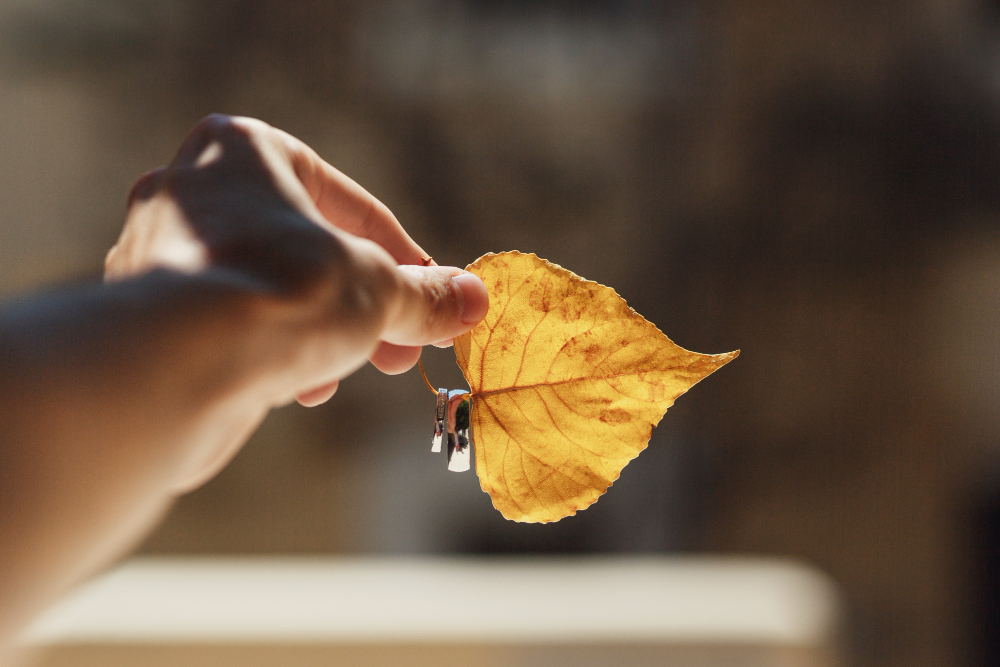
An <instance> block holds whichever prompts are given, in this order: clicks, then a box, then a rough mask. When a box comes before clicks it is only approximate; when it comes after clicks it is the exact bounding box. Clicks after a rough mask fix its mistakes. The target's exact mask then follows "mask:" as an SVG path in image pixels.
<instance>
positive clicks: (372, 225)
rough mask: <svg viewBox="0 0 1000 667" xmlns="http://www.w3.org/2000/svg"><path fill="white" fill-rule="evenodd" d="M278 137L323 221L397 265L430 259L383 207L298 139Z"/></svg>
mask: <svg viewBox="0 0 1000 667" xmlns="http://www.w3.org/2000/svg"><path fill="white" fill-rule="evenodd" d="M281 135H282V138H283V140H284V142H285V144H286V146H287V148H288V151H289V155H290V157H291V159H292V163H293V168H294V169H295V173H296V175H297V176H298V178H299V180H300V181H302V184H303V185H304V186H305V188H306V190H307V191H308V192H309V195H310V196H311V197H312V199H313V202H315V204H316V208H318V209H319V212H320V213H321V214H322V215H323V217H324V218H326V219H327V220H329V221H330V222H331V223H332V224H333V225H335V226H336V227H338V228H340V229H342V230H343V231H345V232H347V233H349V234H353V235H355V236H359V237H361V238H364V239H369V240H370V241H374V242H375V243H377V244H379V245H380V246H382V247H383V248H385V249H386V250H387V251H388V252H389V254H390V255H392V257H393V259H395V260H396V262H398V263H399V264H421V263H422V260H425V259H427V258H428V257H429V255H428V254H427V253H426V252H425V251H424V249H423V248H421V247H420V246H419V245H417V243H416V242H415V241H414V240H413V239H412V238H410V235H409V234H407V233H406V230H405V229H403V226H402V225H400V224H399V221H398V220H396V216H394V215H393V214H392V211H390V210H389V209H388V208H387V207H386V205H385V204H383V203H382V202H380V201H379V200H378V199H376V198H375V197H373V196H372V195H371V194H369V193H368V192H367V191H366V190H365V189H364V188H362V187H361V186H360V185H358V184H357V183H355V182H354V181H353V180H351V179H350V178H348V177H347V176H345V175H344V174H343V173H341V172H340V171H338V170H337V169H335V168H334V167H332V166H330V165H329V164H328V163H327V162H326V161H324V160H323V159H322V158H321V157H320V156H319V155H317V154H316V152H315V151H313V150H312V149H311V148H309V147H308V146H306V145H305V144H304V143H302V142H301V141H299V140H298V139H296V138H294V137H292V136H290V135H288V134H286V133H284V132H281Z"/></svg>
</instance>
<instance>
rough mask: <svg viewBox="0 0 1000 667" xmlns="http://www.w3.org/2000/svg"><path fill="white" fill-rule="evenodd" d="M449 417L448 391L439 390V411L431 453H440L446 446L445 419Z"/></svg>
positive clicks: (436, 414) (437, 411) (435, 413)
mask: <svg viewBox="0 0 1000 667" xmlns="http://www.w3.org/2000/svg"><path fill="white" fill-rule="evenodd" d="M447 416H448V390H447V389H438V398H437V409H436V410H435V411H434V437H433V438H432V439H431V451H432V452H440V451H441V445H443V444H444V434H445V427H446V423H445V419H446V418H447Z"/></svg>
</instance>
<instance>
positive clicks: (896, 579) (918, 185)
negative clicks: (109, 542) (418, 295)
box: [0, 0, 1000, 667]
mask: <svg viewBox="0 0 1000 667" xmlns="http://www.w3.org/2000/svg"><path fill="white" fill-rule="evenodd" d="M210 112H224V113H233V114H241V115H250V116H256V117H259V118H262V119H264V120H266V121H268V122H269V123H271V124H273V125H276V126H278V127H280V128H283V129H285V130H288V131H289V132H291V133H293V134H295V135H297V136H298V137H300V138H301V139H303V140H305V141H306V142H307V143H309V144H311V145H312V146H313V147H315V148H316V149H317V151H318V152H319V153H320V154H321V155H322V156H323V157H325V158H326V159H327V160H328V161H330V162H331V163H333V164H334V165H336V166H337V167H339V168H340V169H341V170H342V171H344V172H345V173H347V174H348V175H350V176H352V177H353V178H354V179H355V180H357V181H359V182H360V183H361V184H362V185H364V186H365V187H366V188H367V189H368V190H369V191H370V192H372V193H373V194H374V195H375V196H377V197H379V198H380V199H381V200H382V201H384V202H385V203H386V204H387V205H388V206H389V207H390V208H391V209H392V210H393V211H394V212H395V213H396V214H397V216H398V217H399V219H400V220H401V221H402V222H403V224H404V225H405V226H406V227H407V228H408V229H409V230H410V232H411V234H412V235H413V236H414V238H416V239H417V241H418V242H419V243H421V244H422V245H423V247H424V248H426V249H427V250H428V251H429V252H430V253H431V254H433V255H434V257H435V258H436V259H437V261H438V262H439V263H442V264H455V265H459V266H464V265H465V264H467V263H469V262H471V261H473V260H474V259H476V258H477V257H478V256H479V255H481V254H482V253H484V252H488V251H502V250H509V249H518V250H522V251H525V252H535V253H536V254H538V255H540V256H542V257H545V258H547V259H549V260H551V261H553V262H556V263H559V264H562V265H563V266H565V267H567V268H569V269H571V270H573V271H575V272H576V273H579V274H581V275H583V276H586V277H587V278H589V279H592V280H596V281H599V282H601V283H604V284H607V285H610V286H613V287H614V288H615V289H616V290H617V291H618V292H619V293H620V294H622V295H623V296H624V297H625V298H626V299H627V300H628V302H629V304H630V305H632V306H633V307H634V308H635V309H636V310H638V311H639V312H640V313H642V314H643V315H645V316H646V317H647V318H648V319H650V320H652V321H653V322H655V323H656V324H657V325H659V326H660V328H661V329H663V330H664V331H665V332H666V333H667V334H668V335H669V336H670V337H671V338H673V339H674V340H675V341H676V342H677V343H679V344H680V345H682V346H684V347H687V348H690V349H694V350H697V351H700V352H711V353H715V352H724V351H728V350H732V349H736V348H741V349H742V351H743V354H742V355H741V357H740V358H739V360H738V361H737V362H735V363H733V364H731V365H730V366H728V367H726V368H725V369H723V370H722V371H720V372H719V373H718V374H717V375H715V376H712V377H711V378H710V379H708V380H707V381H706V382H705V383H703V384H701V385H698V386H697V387H696V388H694V389H693V390H692V391H691V392H690V393H689V394H688V395H686V396H685V397H683V398H682V399H681V400H680V401H679V402H678V404H677V405H676V406H674V407H673V408H671V410H670V411H669V412H668V414H667V416H666V418H665V419H664V421H663V422H662V423H661V425H660V426H659V427H658V428H657V429H656V431H655V432H654V434H653V438H652V441H651V443H650V446H649V448H648V450H647V451H646V452H644V453H643V454H642V455H641V456H640V458H639V459H638V460H637V461H636V462H634V463H632V464H631V465H630V466H628V467H627V468H626V469H625V470H624V472H623V474H622V477H621V479H620V480H619V481H618V482H617V483H616V484H615V485H614V487H613V488H612V489H611V491H610V492H609V493H608V494H607V495H606V496H605V497H604V498H602V499H601V501H600V502H599V503H598V504H597V505H595V506H593V507H592V508H590V509H588V510H587V511H585V512H583V513H581V514H580V515H578V516H576V517H572V518H569V519H566V520H564V521H562V522H560V523H558V524H555V525H551V526H530V525H519V524H513V523H508V522H506V521H504V520H503V519H502V518H501V516H500V515H499V514H498V513H497V512H495V511H494V510H493V509H492V507H491V504H490V501H489V498H488V497H487V496H485V495H483V494H482V492H481V491H480V490H479V486H478V481H477V479H476V477H475V475H474V474H472V473H468V474H454V473H448V472H446V471H445V467H444V462H443V460H442V459H440V458H439V457H435V456H431V454H430V453H429V452H428V449H429V447H428V445H429V439H430V431H431V424H432V412H433V407H434V400H433V397H431V396H430V394H429V393H428V392H427V390H426V388H425V387H424V386H423V383H422V381H421V380H420V377H419V375H418V374H416V373H410V374H407V375H403V376H399V377H387V376H383V375H381V374H380V373H378V372H376V371H374V370H373V369H371V368H366V369H364V370H362V371H361V372H359V373H358V374H356V375H355V376H353V377H352V378H350V379H349V380H347V381H345V382H344V383H343V384H342V385H341V389H340V391H339V393H338V394H337V396H336V397H335V398H334V399H333V400H332V401H331V402H330V403H329V404H328V405H325V406H322V407H320V408H316V409H312V410H306V409H304V408H301V407H297V406H295V407H289V408H286V409H283V410H280V411H277V412H275V413H274V414H272V415H271V417H270V418H269V419H268V420H267V422H266V423H265V424H264V426H263V428H262V429H261V430H260V432H259V433H258V434H257V435H255V436H254V438H253V439H252V440H251V442H250V444H249V445H248V446H247V448H246V449H245V451H243V452H242V453H241V454H240V455H239V457H238V458H237V459H236V460H235V461H234V462H233V464H232V465H231V466H230V467H229V468H228V469H227V470H225V471H224V472H223V473H222V474H221V475H220V476H219V477H218V478H216V479H215V480H213V481H212V482H210V483H209V484H208V485H206V486H205V487H203V488H202V489H200V490H198V491H196V492H194V493H192V494H190V495H188V496H186V497H185V498H183V499H182V500H181V502H180V503H179V504H178V505H177V507H176V508H175V510H174V511H173V512H172V514H170V516H169V517H168V518H167V520H166V522H165V523H164V524H163V526H162V527H161V528H160V529H159V530H158V531H157V532H156V533H155V534H153V535H152V536H151V537H150V538H149V540H148V541H147V543H146V544H145V546H144V547H143V550H144V551H145V552H147V553H153V554H164V553H195V554H242V553H268V554H274V553H340V554H343V553H350V554H369V553H372V554H374V553H378V554H384V553H473V554H496V553H561V554H576V553H622V552H628V553H637V552H638V553H660V552H687V553H715V554H719V553H722V554H764V555H779V556H790V557H794V558H797V559H801V560H803V561H806V562H809V563H812V564H814V565H816V566H818V567H819V568H821V569H822V570H823V571H825V572H827V573H828V574H829V575H830V576H832V577H833V579H834V580H835V581H836V582H837V583H838V584H839V586H840V588H841V591H842V593H843V595H844V600H845V602H846V612H847V627H846V629H845V637H846V640H845V641H846V649H845V650H846V655H847V657H848V659H849V663H848V664H851V665H858V666H867V665H900V666H902V665H907V666H911V667H918V666H923V665H928V666H930V665H944V664H949V665H970V666H971V665H991V664H998V661H1000V436H998V433H1000V383H998V381H997V380H998V376H1000V351H998V350H1000V341H998V334H1000V225H998V220H1000V2H996V0H879V1H877V2H858V1H850V2H845V1H844V0H839V1H836V2H834V1H833V0H821V1H817V2H801V1H800V2H795V1H793V0H773V1H771V2H767V3H746V2H739V1H735V0H716V1H713V2H702V1H697V0H675V1H669V2H654V1H653V0H577V1H571V0H506V1H501V0H497V1H490V0H408V1H404V0H394V1H393V0H388V1H383V2H367V1H363V0H324V1H322V2H319V1H313V0H298V1H296V2H282V1H280V0H218V1H216V2H211V3H205V2H198V1H197V0H156V1H154V0H131V1H126V0H2V2H0V290H2V294H3V296H5V297H10V296H14V295H18V294H24V293H26V292H29V291H31V290H36V289H41V288H43V287H45V286H47V285H52V284H56V283H61V282H66V281H74V280H81V279H84V280H86V279H95V278H96V277H97V276H99V272H100V268H101V261H102V258H103V254H104V252H105V251H106V249H107V248H108V247H109V246H110V245H111V244H112V243H113V242H114V240H115V238H116V236H117V233H118V230H119V227H120V225H121V222H122V218H123V213H124V199H125V195H126V193H127V192H128V190H129V187H130V186H131V184H132V182H133V181H134V180H135V179H136V178H137V177H138V176H139V175H140V174H141V173H142V172H144V171H146V170H148V169H151V168H154V167H156V166H158V165H160V164H163V163H165V162H167V161H169V159H170V158H171V156H172V153H173V151H174V150H175V149H176V147H177V146H178V145H179V142H180V141H181V139H182V138H183V137H184V136H185V134H186V133H187V131H188V129H189V128H190V127H191V126H192V125H193V124H194V123H195V122H196V121H197V120H198V119H199V118H200V117H202V116H203V115H205V114H207V113H210ZM425 362H426V364H427V368H428V372H429V374H430V375H431V378H432V381H434V382H435V383H436V384H440V385H446V384H447V385H448V386H450V387H456V388H457V387H460V386H462V378H461V374H460V372H459V371H458V369H457V367H456V365H455V363H454V355H453V353H452V352H451V351H450V350H437V349H430V348H428V350H427V352H426V353H425Z"/></svg>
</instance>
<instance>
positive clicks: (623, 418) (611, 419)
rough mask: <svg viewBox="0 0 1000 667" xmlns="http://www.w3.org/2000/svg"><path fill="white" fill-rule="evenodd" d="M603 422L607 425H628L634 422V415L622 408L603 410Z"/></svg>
mask: <svg viewBox="0 0 1000 667" xmlns="http://www.w3.org/2000/svg"><path fill="white" fill-rule="evenodd" d="M601 421H602V422H604V423H605V424H627V423H628V422H630V421H632V415H630V414H629V413H628V412H627V411H626V410H622V409H621V408H611V409H610V410H601Z"/></svg>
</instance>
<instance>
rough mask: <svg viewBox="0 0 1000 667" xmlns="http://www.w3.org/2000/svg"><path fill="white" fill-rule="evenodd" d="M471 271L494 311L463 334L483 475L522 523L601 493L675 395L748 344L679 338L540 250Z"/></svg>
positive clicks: (462, 355)
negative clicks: (724, 346) (706, 344)
mask: <svg viewBox="0 0 1000 667" xmlns="http://www.w3.org/2000/svg"><path fill="white" fill-rule="evenodd" d="M468 270H469V271H471V272H472V273H474V274H476V275H477V276H479V277H480V278H482V279H483V282H485V283H486V288H487V289H488V290H489V294H490V308H489V312H488V313H487V314H486V318H485V319H484V320H483V321H482V322H481V323H479V324H478V325H477V326H476V327H475V328H474V329H473V330H472V331H470V332H469V333H467V334H465V335H464V336H461V337H459V338H457V339H455V354H456V356H457V358H458V365H459V366H460V367H461V369H462V372H463V373H464V374H465V379H466V381H468V383H469V387H470V388H471V394H472V440H473V443H474V445H475V450H476V473H477V474H478V475H479V481H480V484H481V485H482V488H483V491H485V492H486V493H488V494H489V495H490V497H491V498H492V499H493V505H494V507H496V508H497V509H498V510H500V512H501V513H502V514H503V515H504V516H505V517H506V518H508V519H512V520H514V521H525V522H543V523H544V522H548V521H558V520H559V519H561V518H563V517H566V516H570V515H571V514H576V512H577V510H581V509H585V508H587V507H589V506H590V505H592V504H593V503H595V502H596V501H597V499H598V498H599V497H600V496H601V495H602V494H603V493H604V492H605V491H606V490H607V489H608V487H609V486H611V484H612V482H614V481H615V480H616V479H618V476H619V475H620V474H621V470H622V468H624V467H625V465H626V464H627V463H628V462H629V461H631V460H632V459H634V458H635V457H636V456H638V455H639V452H641V451H642V450H643V449H645V448H646V445H647V443H648V442H649V436H650V435H651V433H652V427H653V426H655V425H656V424H657V423H659V421H660V419H661V418H662V417H663V414H664V413H665V412H666V410H667V408H669V407H670V406H671V405H673V402H674V400H676V399H677V397H678V396H680V395H681V394H683V393H684V392H685V391H687V390H688V389H690V388H691V386H693V385H694V384H695V383H696V382H698V381H699V380H701V379H702V378H704V377H706V376H708V375H709V374H710V373H712V372H713V371H715V370H716V369H718V368H720V367H721V366H723V365H725V364H726V363H728V362H729V361H731V360H733V359H735V358H736V356H737V355H738V354H739V351H738V350H737V351H736V352H729V353H727V354H717V355H706V354H698V353H696V352H689V351H687V350H685V349H683V348H681V347H678V346H677V345H675V344H674V343H673V342H672V341H671V340H670V339H669V338H667V337H666V336H665V335H663V333H662V332H660V330H659V329H657V328H656V326H654V325H653V324H651V323H650V322H648V321H646V320H645V319H644V318H643V317H642V316H641V315H639V314H638V313H636V312H635V311H634V310H632V309H631V308H629V307H628V304H626V303H625V300H624V299H622V298H621V297H620V296H618V294H617V293H616V292H615V291H614V290H613V289H611V288H610V287H605V286H603V285H599V284H598V283H595V282H591V281H588V280H584V279H583V278H581V277H580V276H577V275H576V274H574V273H571V272H570V271H567V270H566V269H564V268H562V267H560V266H557V265H555V264H551V263H549V262H547V261H545V260H544V259H539V258H538V257H536V256H535V255H530V254H529V255H526V254H523V253H520V252H505V253H500V254H492V253H491V254H487V255H484V256H482V257H480V258H479V259H478V260H476V261H475V262H474V263H473V264H471V265H469V267H468Z"/></svg>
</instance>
